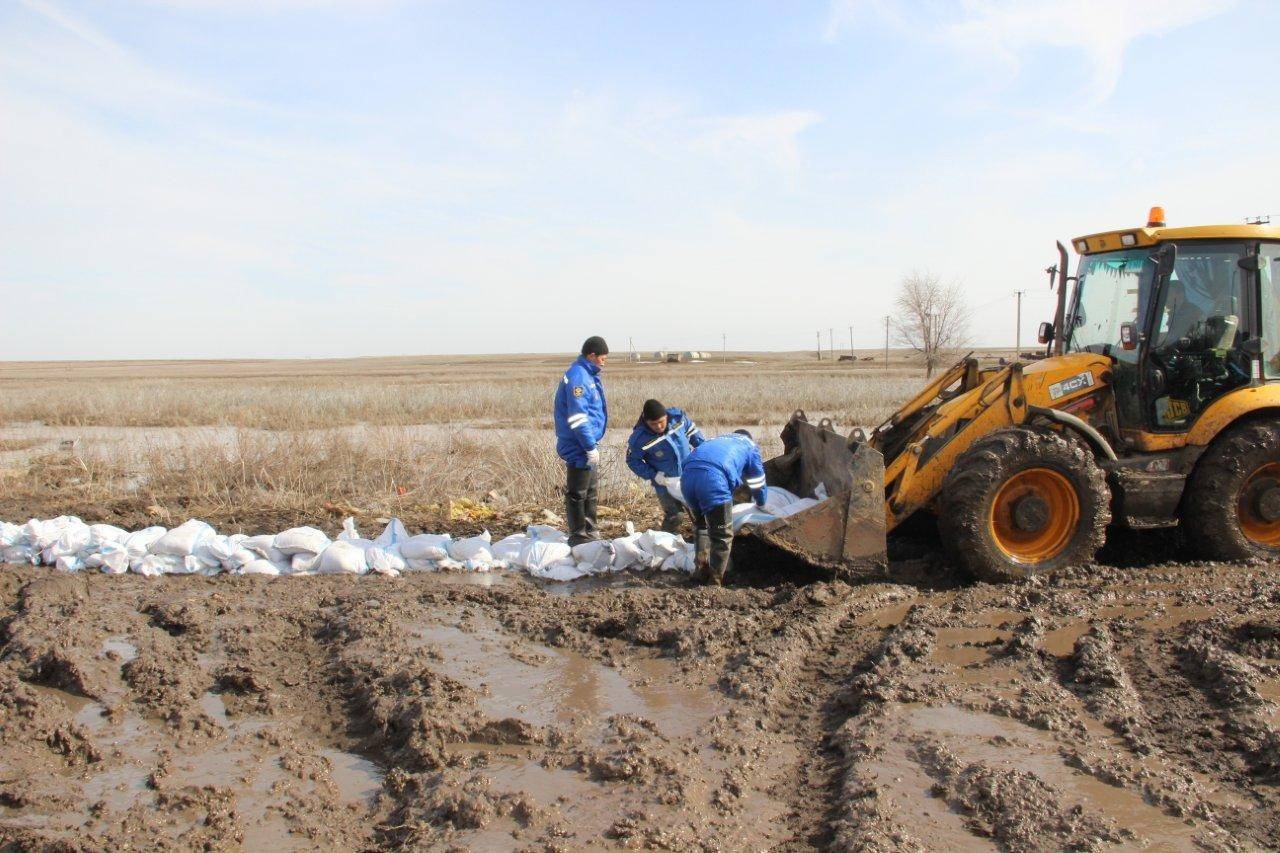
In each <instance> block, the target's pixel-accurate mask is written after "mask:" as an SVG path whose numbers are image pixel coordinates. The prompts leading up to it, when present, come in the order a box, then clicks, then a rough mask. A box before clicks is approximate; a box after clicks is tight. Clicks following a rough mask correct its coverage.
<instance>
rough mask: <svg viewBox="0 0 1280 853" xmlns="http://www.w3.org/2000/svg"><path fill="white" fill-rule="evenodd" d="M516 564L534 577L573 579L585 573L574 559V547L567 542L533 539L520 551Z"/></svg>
mask: <svg viewBox="0 0 1280 853" xmlns="http://www.w3.org/2000/svg"><path fill="white" fill-rule="evenodd" d="M516 565H518V566H520V567H521V568H522V569H524V570H525V571H527V572H528V573H529V574H531V575H533V576H534V577H540V578H549V579H551V580H572V578H575V577H581V576H582V574H583V573H582V572H579V571H578V565H577V563H575V562H574V560H573V549H572V548H570V547H569V545H568V543H565V542H544V541H542V540H538V539H532V540H530V541H529V542H528V543H527V544H526V545H525V546H524V548H523V549H522V550H521V551H520V557H519V559H518V560H517V563H516Z"/></svg>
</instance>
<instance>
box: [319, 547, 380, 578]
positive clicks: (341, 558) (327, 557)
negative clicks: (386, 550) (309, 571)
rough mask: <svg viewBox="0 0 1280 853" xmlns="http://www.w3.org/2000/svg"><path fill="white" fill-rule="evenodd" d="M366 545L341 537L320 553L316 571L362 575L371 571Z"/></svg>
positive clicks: (322, 573)
mask: <svg viewBox="0 0 1280 853" xmlns="http://www.w3.org/2000/svg"><path fill="white" fill-rule="evenodd" d="M364 551H365V549H364V547H362V546H360V545H356V544H353V543H352V542H350V541H348V540H346V539H339V540H338V541H336V542H334V543H333V544H332V545H330V546H329V547H328V548H325V549H324V551H323V552H321V554H320V561H319V562H318V563H317V564H316V567H315V572H316V574H320V575H362V574H364V573H365V572H367V571H369V563H368V562H367V561H366V560H365V557H364Z"/></svg>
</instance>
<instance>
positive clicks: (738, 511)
mask: <svg viewBox="0 0 1280 853" xmlns="http://www.w3.org/2000/svg"><path fill="white" fill-rule="evenodd" d="M732 512H733V532H734V533H737V532H738V531H739V530H741V529H742V528H743V527H744V526H746V525H749V524H753V525H758V524H768V523H769V522H770V521H773V520H774V519H775V518H777V516H776V515H773V514H772V513H768V512H765V511H764V510H762V509H761V508H760V507H758V506H756V505H755V504H754V503H743V504H734V506H733V510H732Z"/></svg>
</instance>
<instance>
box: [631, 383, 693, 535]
mask: <svg viewBox="0 0 1280 853" xmlns="http://www.w3.org/2000/svg"><path fill="white" fill-rule="evenodd" d="M702 442H703V435H702V430H700V429H698V425H697V424H695V423H694V422H693V418H691V417H689V416H688V415H687V414H685V413H684V412H683V411H681V410H680V409H677V408H675V407H672V408H670V409H668V408H667V407H666V406H664V405H662V404H661V403H659V402H658V401H657V400H645V401H644V408H643V409H642V410H641V411H640V417H639V419H638V420H636V426H635V429H633V430H632V431H631V439H630V441H628V442H627V467H628V468H630V469H631V470H632V472H633V473H634V474H635V475H636V476H637V477H639V478H640V479H642V480H648V481H649V482H650V483H652V484H653V490H654V492H655V493H656V494H657V495H658V504H659V505H660V506H661V507H662V529H663V530H665V531H666V532H667V533H679V532H680V522H681V521H683V520H684V516H685V509H684V504H682V503H680V501H679V499H678V498H676V496H675V495H673V494H671V492H670V491H669V490H668V489H667V480H668V479H676V478H679V477H680V475H681V472H682V471H683V470H684V463H685V460H687V459H688V458H689V454H690V453H692V452H693V449H694V448H695V447H697V446H698V445H700V444H702Z"/></svg>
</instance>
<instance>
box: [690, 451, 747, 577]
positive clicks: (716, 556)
mask: <svg viewBox="0 0 1280 853" xmlns="http://www.w3.org/2000/svg"><path fill="white" fill-rule="evenodd" d="M743 483H746V485H747V488H748V489H750V490H751V499H752V500H754V501H755V502H756V505H757V506H760V507H763V506H764V503H765V501H766V500H767V499H768V496H769V488H768V486H766V485H765V480H764V460H763V459H761V458H760V448H759V447H758V446H757V445H756V443H755V441H753V440H752V438H751V433H749V432H747V431H746V430H745V429H740V430H737V431H736V432H734V433H731V434H730V435H722V436H720V437H718V438H713V439H711V440H710V441H707V442H703V443H702V444H701V445H700V446H699V447H698V448H697V449H695V450H694V451H693V453H692V454H690V456H689V461H688V462H686V463H685V465H684V475H683V476H682V477H681V478H680V488H681V491H683V492H684V499H685V503H687V504H689V509H690V510H692V511H693V516H694V526H695V527H697V529H698V549H697V565H698V572H697V575H695V577H696V578H697V579H698V580H702V581H707V582H709V583H713V584H716V585H717V586H719V585H720V584H721V583H723V582H724V576H725V574H727V573H728V571H729V549H730V548H732V547H733V492H734V490H735V489H737V488H738V486H740V485H742V484H743Z"/></svg>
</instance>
